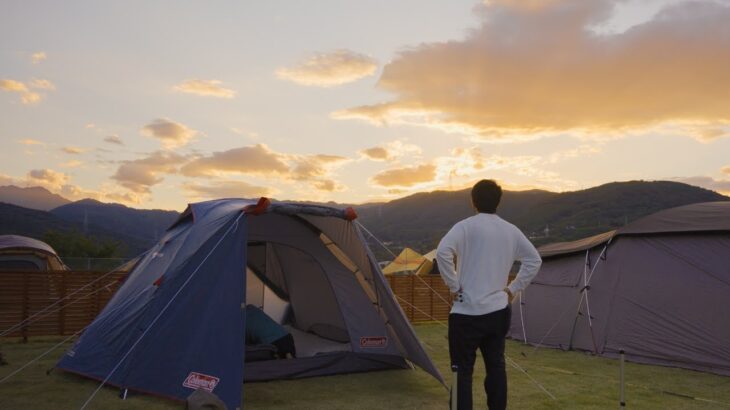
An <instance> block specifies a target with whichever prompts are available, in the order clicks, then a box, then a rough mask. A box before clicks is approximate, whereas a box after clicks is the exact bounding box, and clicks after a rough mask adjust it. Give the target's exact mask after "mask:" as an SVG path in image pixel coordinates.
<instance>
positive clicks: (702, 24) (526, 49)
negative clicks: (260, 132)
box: [333, 0, 730, 141]
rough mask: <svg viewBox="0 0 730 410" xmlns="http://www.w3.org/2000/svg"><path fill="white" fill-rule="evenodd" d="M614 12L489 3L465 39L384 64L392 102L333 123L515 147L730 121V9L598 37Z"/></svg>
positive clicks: (683, 8)
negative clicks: (519, 142)
mask: <svg viewBox="0 0 730 410" xmlns="http://www.w3.org/2000/svg"><path fill="white" fill-rule="evenodd" d="M613 6H614V3H613V2H611V1H607V0H595V1H583V0H554V1H550V2H538V1H529V2H528V3H525V2H519V1H506V0H499V1H490V2H488V3H487V4H486V5H483V6H480V8H479V13H480V15H481V16H482V24H481V26H480V27H479V28H478V29H476V30H473V31H472V32H470V34H469V35H468V36H467V37H466V38H465V39H464V40H462V41H449V42H443V43H431V44H424V45H420V46H417V47H413V48H410V49H407V50H405V51H402V52H401V53H400V54H399V55H398V56H397V57H396V58H395V59H394V60H393V61H392V62H391V63H390V64H388V65H386V66H385V67H384V69H383V74H382V76H381V78H380V80H379V81H378V88H380V89H381V90H384V91H387V92H390V93H392V94H393V95H394V98H393V100H392V101H389V102H385V103H380V104H374V105H364V106H360V107H355V108H352V109H349V110H343V111H339V112H336V113H333V116H334V117H335V118H359V119H366V120H368V121H371V122H373V123H374V124H379V125H382V124H412V125H419V126H426V127H433V128H438V129H443V130H446V131H452V132H458V133H465V134H470V135H474V136H478V137H479V138H481V139H486V140H506V141H511V140H516V139H526V138H535V137H540V136H543V135H553V134H556V133H564V132H577V133H586V134H596V133H603V132H614V131H616V132H623V131H624V130H630V129H642V128H647V127H655V126H658V125H661V124H666V123H683V122H689V123H704V124H709V125H712V124H725V125H727V124H730V53H728V52H727V50H730V31H728V30H727V22H728V21H730V6H728V5H727V4H721V3H717V2H684V3H680V4H676V5H673V6H670V7H667V8H665V9H664V10H663V11H661V12H660V13H659V14H658V15H657V16H656V17H655V18H653V19H652V20H650V21H647V22H645V23H642V24H639V25H637V26H634V27H632V28H630V29H628V30H626V31H625V32H622V33H611V34H606V35H598V34H596V33H595V32H593V31H592V30H591V27H592V26H595V25H596V24H598V23H600V22H601V21H605V20H607V19H608V18H609V17H610V15H611V11H612V9H613ZM717 135H719V134H718V133H717V132H715V131H710V132H709V134H707V135H706V136H705V137H709V138H713V137H716V136H717Z"/></svg>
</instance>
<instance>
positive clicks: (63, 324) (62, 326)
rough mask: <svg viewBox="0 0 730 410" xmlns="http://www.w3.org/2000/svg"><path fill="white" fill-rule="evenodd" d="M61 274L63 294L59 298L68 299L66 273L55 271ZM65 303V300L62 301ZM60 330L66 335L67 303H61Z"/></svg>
mask: <svg viewBox="0 0 730 410" xmlns="http://www.w3.org/2000/svg"><path fill="white" fill-rule="evenodd" d="M55 274H56V275H60V276H61V281H60V282H61V294H60V295H59V297H60V299H59V300H66V278H67V276H66V274H65V273H63V272H60V273H55ZM62 303H63V302H62ZM58 330H59V333H60V334H61V336H64V335H66V303H63V304H62V305H61V309H59V310H58Z"/></svg>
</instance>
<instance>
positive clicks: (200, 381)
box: [183, 372, 221, 392]
mask: <svg viewBox="0 0 730 410" xmlns="http://www.w3.org/2000/svg"><path fill="white" fill-rule="evenodd" d="M219 381H221V379H219V378H217V377H213V376H208V375H207V374H202V373H196V372H190V374H189V375H188V377H187V379H185V381H184V382H183V386H185V387H187V388H190V389H193V390H197V389H203V390H205V391H209V392H212V391H213V389H215V386H217V385H218V382H219Z"/></svg>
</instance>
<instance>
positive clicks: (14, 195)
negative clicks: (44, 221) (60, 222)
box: [0, 185, 71, 211]
mask: <svg viewBox="0 0 730 410" xmlns="http://www.w3.org/2000/svg"><path fill="white" fill-rule="evenodd" d="M0 202H4V203H6V204H13V205H17V206H22V207H23V208H30V209H37V210H40V211H48V210H51V209H53V208H56V207H59V206H61V205H66V204H68V203H70V202H71V201H69V200H68V199H66V198H64V197H62V196H60V195H57V194H53V193H51V192H50V191H49V190H47V189H45V188H42V187H39V186H34V187H28V188H21V187H17V186H15V185H7V186H0Z"/></svg>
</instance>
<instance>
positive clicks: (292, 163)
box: [181, 144, 350, 192]
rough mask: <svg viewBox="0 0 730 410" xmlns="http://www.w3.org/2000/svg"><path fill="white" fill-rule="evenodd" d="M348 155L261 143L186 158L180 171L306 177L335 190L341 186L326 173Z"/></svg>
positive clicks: (198, 174) (285, 178) (187, 173)
mask: <svg viewBox="0 0 730 410" xmlns="http://www.w3.org/2000/svg"><path fill="white" fill-rule="evenodd" d="M349 161H350V159H348V158H345V157H341V156H337V155H324V154H317V155H293V154H284V153H279V152H275V151H273V150H272V149H270V148H269V147H268V146H266V145H265V144H256V145H252V146H246V147H239V148H233V149H230V150H227V151H220V152H214V153H213V154H211V155H209V156H203V157H199V158H196V159H193V160H192V161H190V162H188V163H187V164H185V165H184V166H183V167H182V168H181V173H182V174H183V175H185V176H188V177H219V176H223V175H232V174H238V175H257V176H263V177H266V178H269V179H278V180H280V181H282V182H292V181H306V182H310V183H311V186H312V187H313V188H315V189H317V190H322V191H330V192H331V191H335V190H342V189H344V187H342V186H341V185H339V184H337V183H336V182H334V181H330V179H329V177H330V176H331V175H332V173H333V172H334V170H335V169H337V168H339V167H341V166H342V165H343V164H345V163H347V162H349Z"/></svg>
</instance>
